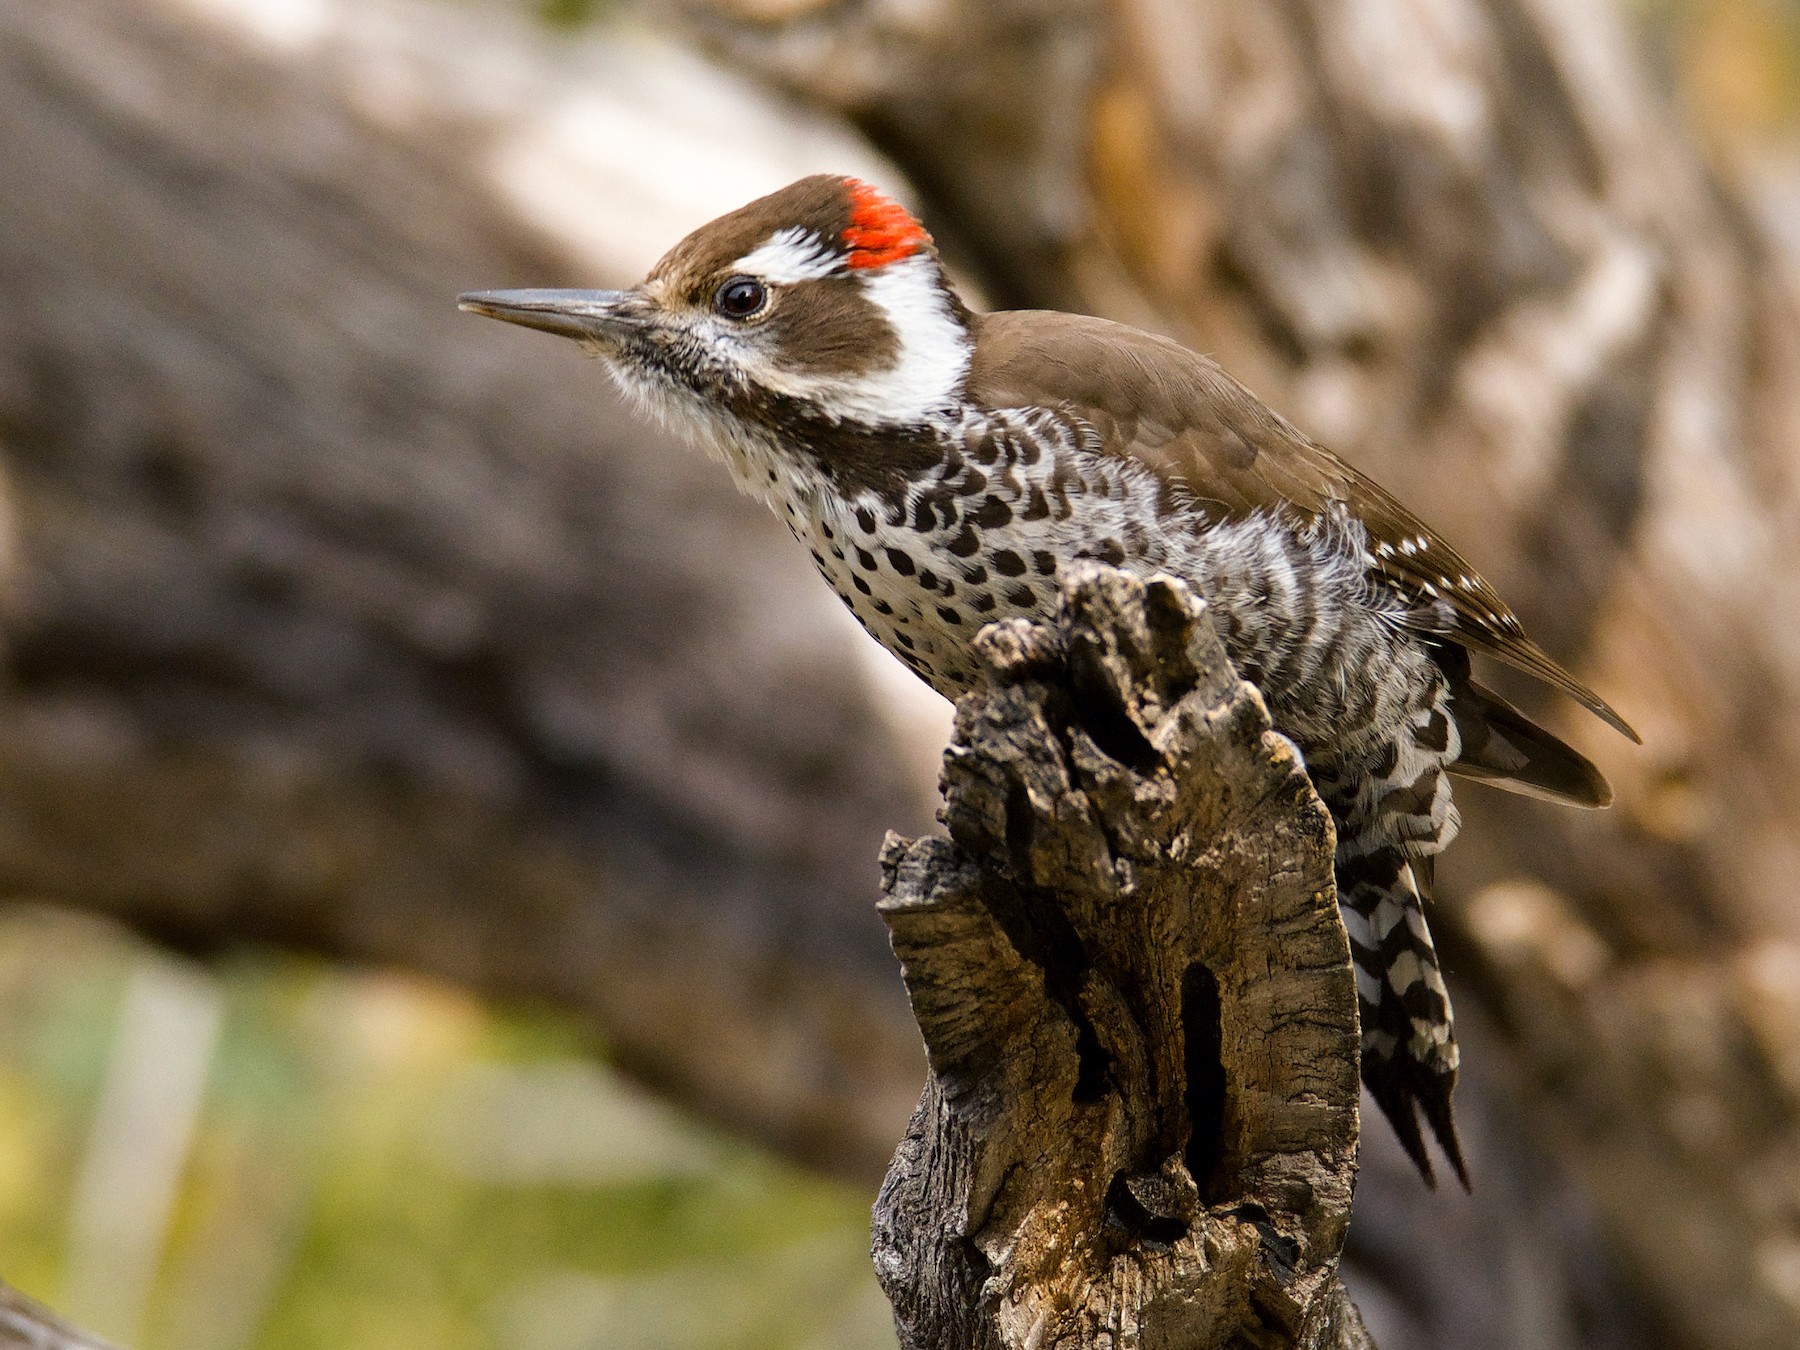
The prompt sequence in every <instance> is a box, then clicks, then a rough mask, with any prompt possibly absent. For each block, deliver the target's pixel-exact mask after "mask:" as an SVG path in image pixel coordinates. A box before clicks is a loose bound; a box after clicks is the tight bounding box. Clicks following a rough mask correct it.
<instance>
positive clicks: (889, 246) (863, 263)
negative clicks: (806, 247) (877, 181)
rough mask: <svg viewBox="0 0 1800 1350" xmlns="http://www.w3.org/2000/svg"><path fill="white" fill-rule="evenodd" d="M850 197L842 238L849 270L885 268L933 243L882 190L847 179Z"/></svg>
mask: <svg viewBox="0 0 1800 1350" xmlns="http://www.w3.org/2000/svg"><path fill="white" fill-rule="evenodd" d="M844 187H845V190H846V191H848V192H849V194H850V223H849V224H848V225H846V226H845V227H844V233H843V235H842V236H841V237H842V239H843V241H844V247H845V248H847V249H848V250H850V256H849V257H848V258H846V259H845V260H844V265H845V266H846V267H886V266H887V265H888V264H889V263H891V262H899V261H900V259H902V258H910V257H911V256H912V255H913V254H915V253H917V252H918V251H919V250H920V249H922V248H924V247H925V246H926V245H928V244H929V243H931V236H930V235H929V234H927V233H925V227H924V226H923V225H921V224H919V222H918V221H916V220H914V219H913V217H912V212H910V211H908V210H907V209H906V208H905V207H904V206H902V205H900V203H899V202H897V201H895V200H894V199H893V198H892V197H889V196H887V195H886V194H885V193H883V192H882V191H881V189H880V188H876V187H871V186H869V184H867V183H865V182H863V181H862V180H861V179H860V178H846V179H845V180H844Z"/></svg>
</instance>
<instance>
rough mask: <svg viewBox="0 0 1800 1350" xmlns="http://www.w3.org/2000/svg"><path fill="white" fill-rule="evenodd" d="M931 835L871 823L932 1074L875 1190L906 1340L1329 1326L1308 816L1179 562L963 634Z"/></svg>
mask: <svg viewBox="0 0 1800 1350" xmlns="http://www.w3.org/2000/svg"><path fill="white" fill-rule="evenodd" d="M977 647H978V650H979V652H980V657H981V659H982V661H983V662H984V663H985V667H986V668H985V670H984V672H983V674H984V677H985V687H983V688H981V689H978V690H977V691H976V692H974V693H972V694H969V695H967V696H965V697H964V698H963V699H962V700H961V701H960V702H959V704H958V707H957V718H956V731H955V735H954V738H953V740H952V742H951V746H950V749H949V751H948V752H947V754H946V756H945V767H944V794H945V807H944V819H945V823H946V824H947V825H948V826H949V830H950V837H949V838H948V839H942V838H931V839H922V840H914V841H911V842H906V841H902V840H900V839H898V838H895V839H892V840H890V842H889V844H888V848H887V850H886V854H885V856H884V858H883V869H884V873H885V876H886V882H885V891H886V896H885V899H884V900H883V902H882V915H883V917H884V918H885V919H886V920H887V923H888V929H889V932H890V933H891V935H892V939H893V944H894V950H895V952H896V953H897V954H898V955H899V957H900V961H901V965H902V968H903V970H904V972H905V977H906V986H907V990H908V992H909V994H910V995H911V998H912V1007H913V1013H914V1015H915V1016H916V1017H917V1018H918V1021H919V1027H920V1030H921V1031H922V1032H923V1033H924V1037H925V1045H926V1050H927V1054H928V1055H929V1058H930V1062H931V1079H930V1082H929V1083H928V1085H927V1087H926V1090H925V1094H924V1096H923V1097H922V1098H921V1100H920V1103H919V1107H918V1110H917V1111H916V1112H915V1114H914V1116H913V1121H912V1125H911V1126H910V1128H909V1130H908V1132H907V1137H906V1139H905V1140H904V1142H902V1144H901V1146H900V1149H899V1151H898V1153H897V1154H896V1157H895V1160H894V1163H893V1166H892V1167H891V1168H890V1169H889V1172H888V1177H887V1181H886V1183H885V1185H884V1186H883V1188H882V1192H881V1198H880V1200H879V1201H878V1202H877V1204H876V1211H875V1261H876V1269H877V1271H878V1273H879V1274H880V1275H881V1277H882V1281H883V1285H884V1287H885V1288H886V1289H887V1291H888V1294H889V1297H890V1298H891V1299H892V1300H893V1302H894V1307H895V1313H896V1320H897V1323H898V1325H899V1328H900V1335H901V1343H902V1345H903V1346H904V1347H906V1350H926V1348H927V1347H929V1348H930V1350H957V1348H958V1347H984V1348H985V1347H990V1346H991V1347H1021V1348H1022V1347H1027V1346H1029V1347H1044V1350H1049V1348H1050V1347H1068V1348H1069V1350H1075V1347H1082V1348H1083V1350H1085V1348H1087V1347H1101V1346H1106V1347H1115V1346H1117V1347H1123V1346H1138V1345H1142V1346H1169V1347H1186V1348H1189V1350H1203V1348H1204V1347H1214V1346H1217V1347H1224V1346H1227V1345H1239V1344H1257V1345H1268V1346H1278V1345H1281V1346H1319V1347H1324V1346H1343V1347H1349V1346H1358V1345H1368V1344H1369V1342H1368V1341H1367V1340H1366V1338H1365V1337H1364V1336H1363V1334H1362V1332H1361V1322H1360V1319H1359V1318H1358V1317H1357V1316H1356V1314H1355V1311H1354V1307H1353V1306H1352V1305H1350V1304H1349V1303H1348V1301H1347V1300H1346V1299H1345V1298H1344V1296H1343V1295H1342V1290H1341V1286H1339V1284H1338V1281H1337V1275H1336V1264H1337V1254H1338V1252H1339V1250H1340V1249H1341V1247H1342V1245H1343V1241H1344V1235H1345V1230H1346V1227H1347V1225H1348V1221H1349V1212H1350V1196H1351V1189H1352V1183H1353V1179H1354V1174H1355V1152H1356V1131H1357V1112H1356V1100H1357V1091H1358V1087H1357V1083H1358V1080H1357V1061H1358V1051H1357V1044H1358V1041H1357V1031H1356V1020H1355V989H1354V984H1353V982H1352V979H1351V971H1350V965H1349V947H1348V944H1347V942H1346V939H1345V937H1344V932H1343V926H1342V924H1341V923H1340V922H1339V920H1338V917H1337V907H1336V891H1335V889H1334V887H1333V884H1332V850H1333V847H1334V838H1335V836H1334V835H1333V833H1332V830H1331V825H1330V820H1329V818H1328V817H1327V815H1326V813H1325V809H1324V807H1323V806H1322V805H1321V803H1320V802H1319V800H1318V798H1317V797H1316V796H1315V795H1314V794H1313V791H1312V788H1311V785H1310V783H1309V782H1308V781H1307V779H1306V776H1305V774H1304V773H1303V772H1302V771H1301V768H1300V764H1299V759H1298V756H1297V754H1296V753H1295V751H1294V749H1293V747H1292V745H1290V744H1289V743H1288V742H1287V741H1286V740H1285V739H1284V738H1282V737H1280V736H1277V735H1275V734H1274V733H1273V732H1272V731H1271V730H1270V728H1269V720H1268V715H1267V712H1266V711H1265V709H1264V707H1263V704H1262V700H1261V698H1260V697H1259V696H1258V695H1257V694H1256V692H1255V691H1254V690H1253V689H1251V688H1250V687H1249V686H1248V685H1246V684H1244V683H1243V682H1242V681H1240V680H1239V679H1238V678H1237V676H1236V674H1235V672H1234V671H1233V670H1232V669H1231V666H1230V664H1229V663H1228V662H1227V660H1226V658H1225V653H1224V649H1223V648H1222V647H1221V645H1220V644H1219V641H1218V638H1217V636H1216V635H1215V634H1214V633H1213V631H1212V627H1211V625H1210V623H1209V622H1208V621H1207V620H1206V618H1205V617H1204V607H1203V606H1202V605H1201V604H1200V603H1199V602H1198V601H1196V600H1195V599H1193V597H1192V595H1191V594H1190V593H1189V592H1188V591H1187V590H1186V588H1185V587H1182V586H1181V585H1180V584H1179V583H1176V582H1173V581H1167V580H1152V581H1151V582H1149V583H1147V584H1146V583H1143V582H1140V581H1137V580H1134V579H1131V578H1129V577H1127V576H1125V575H1124V574H1123V573H1120V572H1117V571H1114V570H1112V569H1109V568H1104V567H1101V566H1099V565H1092V564H1090V565H1084V566H1083V567H1081V568H1079V569H1077V570H1075V571H1073V572H1072V573H1071V574H1069V575H1068V576H1067V577H1065V579H1064V583H1063V588H1062V593H1061V602H1060V614H1059V619H1058V623H1057V626H1056V627H1055V629H1054V630H1052V629H1050V628H1045V627H1034V626H1032V625H1030V624H1028V623H1026V622H1024V621H1022V620H1015V621H1011V622H1009V623H1005V624H998V625H994V626H992V627H990V628H988V629H987V630H986V631H985V632H984V633H983V634H982V635H981V637H980V638H978V639H977Z"/></svg>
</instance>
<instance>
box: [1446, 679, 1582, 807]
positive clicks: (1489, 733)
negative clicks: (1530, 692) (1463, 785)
mask: <svg viewBox="0 0 1800 1350" xmlns="http://www.w3.org/2000/svg"><path fill="white" fill-rule="evenodd" d="M1450 713H1451V716H1452V717H1454V718H1455V719H1456V728H1457V730H1458V731H1459V732H1460V733H1461V734H1462V755H1461V757H1460V758H1459V759H1458V760H1457V761H1456V762H1455V763H1454V764H1452V765H1451V766H1450V772H1451V773H1454V774H1458V775H1460V776H1461V777H1464V778H1477V779H1481V780H1483V781H1484V782H1488V783H1492V784H1493V785H1494V786H1495V787H1498V788H1505V789H1506V790H1507V791H1509V792H1518V793H1523V794H1524V795H1525V796H1527V797H1537V798H1539V799H1541V800H1543V801H1551V802H1560V803H1562V804H1564V805H1566V806H1585V807H1602V806H1610V805H1612V799H1613V794H1612V787H1611V785H1610V784H1608V783H1607V781H1606V777H1605V775H1603V774H1602V773H1601V772H1600V770H1599V769H1597V768H1595V767H1594V765H1593V764H1592V763H1591V762H1589V760H1588V759H1587V758H1586V757H1585V756H1583V755H1582V754H1581V753H1579V752H1578V751H1576V750H1574V749H1573V748H1571V747H1570V746H1568V745H1565V744H1564V743H1563V742H1562V741H1561V740H1559V739H1557V738H1556V737H1555V736H1552V735H1551V734H1550V733H1549V732H1548V731H1545V730H1544V729H1543V728H1542V727H1540V726H1539V725H1538V724H1537V723H1536V722H1533V721H1532V720H1531V719H1530V718H1529V717H1527V716H1525V714H1524V713H1522V712H1520V711H1519V710H1518V709H1517V708H1515V707H1513V706H1512V704H1510V703H1508V702H1507V701H1506V700H1505V699H1503V698H1501V697H1500V696H1499V695H1498V694H1496V693H1494V692H1493V691H1492V690H1489V689H1484V688H1482V687H1481V686H1480V685H1479V684H1476V683H1475V682H1474V681H1473V680H1465V681H1462V682H1460V683H1459V684H1457V686H1456V687H1455V690H1454V692H1453V693H1452V694H1451V698H1450Z"/></svg>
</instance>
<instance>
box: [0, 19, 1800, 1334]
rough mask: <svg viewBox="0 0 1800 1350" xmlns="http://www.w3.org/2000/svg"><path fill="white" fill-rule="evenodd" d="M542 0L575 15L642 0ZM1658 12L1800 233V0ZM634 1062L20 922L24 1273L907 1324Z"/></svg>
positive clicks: (8, 937)
mask: <svg viewBox="0 0 1800 1350" xmlns="http://www.w3.org/2000/svg"><path fill="white" fill-rule="evenodd" d="M535 8H536V11H537V13H538V14H539V16H540V17H541V19H542V20H543V22H544V23H546V24H548V25H552V26H555V27H565V28H566V27H578V26H581V25H584V24H588V23H593V22H605V21H607V19H608V17H609V16H608V10H609V9H610V8H611V6H609V5H608V4H607V3H605V0H536V4H535ZM1635 11H1636V15H1637V18H1638V19H1639V20H1640V22H1641V24H1642V27H1643V31H1644V35H1645V41H1646V44H1647V45H1648V47H1649V49H1650V50H1651V52H1652V53H1653V55H1654V57H1655V59H1656V61H1657V63H1658V65H1659V67H1660V69H1661V70H1662V72H1663V73H1664V75H1665V78H1666V79H1667V81H1668V82H1669V85H1670V86H1671V88H1672V89H1673V90H1674V91H1675V92H1676V94H1677V95H1678V97H1679V98H1680V99H1681V100H1682V101H1683V102H1684V103H1685V105H1686V106H1687V109H1688V111H1689V113H1690V114H1691V122H1692V125H1693V126H1694V127H1695V128H1696V129H1697V132H1698V134H1699V135H1701V136H1702V137H1703V138H1704V139H1705V140H1706V142H1707V149H1708V151H1709V153H1710V155H1711V156H1712V158H1713V160H1714V162H1715V163H1716V164H1717V165H1719V167H1720V168H1721V169H1722V170H1724V171H1725V172H1727V173H1728V174H1734V175H1741V176H1742V177H1743V179H1744V180H1745V182H1746V184H1747V185H1748V186H1749V187H1751V188H1752V189H1753V190H1752V192H1751V194H1750V196H1751V199H1752V200H1753V201H1759V202H1761V203H1762V205H1763V208H1764V210H1765V211H1766V212H1767V213H1768V216H1769V219H1770V222H1771V223H1772V224H1773V225H1775V226H1776V227H1777V228H1785V229H1786V230H1787V231H1789V232H1791V231H1793V230H1794V229H1796V228H1800V227H1796V226H1795V225H1794V224H1793V223H1792V222H1793V220H1794V219H1795V217H1796V215H1800V212H1796V211H1794V210H1792V209H1790V208H1791V207H1792V206H1793V205H1794V204H1796V203H1800V0H1635ZM602 1060H603V1056H600V1057H597V1056H596V1054H595V1047H594V1046H593V1045H592V1044H591V1042H590V1041H588V1040H587V1039H586V1038H584V1037H583V1036H581V1035H578V1034H577V1033H576V1032H575V1031H573V1030H572V1029H571V1024H570V1023H569V1022H567V1021H566V1020H565V1019H563V1018H562V1017H560V1016H559V1015H557V1014H556V1013H554V1012H551V1011H545V1010H540V1009H531V1008H519V1007H510V1008H494V1007H489V1006H487V1005H485V1004H483V1003H482V1002H480V1001H479V1000H477V999H475V998H473V997H471V996H469V995H466V994H464V993H461V992H459V991H457V990H455V989H453V988H450V987H446V986H444V985H439V984H434V983H430V982H427V981H424V980H422V979H419V978H416V977H413V976H410V975H400V974H395V973H388V972H381V971H373V970H362V969H344V968H339V967H334V966H331V965H329V964H326V963H322V962H319V961H313V960H304V959H301V958H297V957H293V956H288V955H282V954H276V953H273V952H240V953H237V954H234V955H232V956H230V957H228V958H227V959H225V960H223V961H209V962H207V963H205V964H200V963H190V962H185V961H182V960H180V959H179V958H176V957H172V956H170V955H168V954H166V953H164V952H161V951H160V950H157V949H153V948H152V947H150V946H149V945H148V944H146V943H144V942H142V941H140V940H138V939H136V938H133V937H131V936H129V935H127V934H126V933H124V932H123V931H122V930H119V929H116V928H113V927H111V926H108V925H107V924H105V923H104V922H102V921H99V920H94V919H89V918H80V917H75V916H72V915H69V914H65V913H59V912H53V911H49V910H41V911H40V910H32V909H17V910H9V911H7V912H6V913H5V915H4V918H3V920H0V1252H3V1253H4V1256H5V1265H4V1269H5V1274H6V1276H7V1278H8V1279H9V1280H10V1281H12V1282H13V1283H15V1284H17V1285H18V1286H19V1287H20V1288H22V1289H23V1290H25V1291H26V1292H27V1293H30V1294H33V1295H34V1296H37V1297H40V1298H43V1299H45V1300H47V1301H51V1302H54V1303H55V1304H56V1305H57V1306H58V1307H59V1309H60V1310H61V1311H62V1312H64V1313H65V1314H67V1315H68V1316H69V1317H70V1318H72V1319H73V1320H75V1321H77V1322H79V1323H82V1324H85V1325H87V1326H88V1327H90V1328H91V1329H92V1330H94V1331H96V1332H98V1333H101V1334H103V1335H106V1336H109V1337H112V1338H116V1339H119V1340H121V1341H124V1342H129V1343H130V1344H132V1345H134V1346H138V1347H141V1348H142V1350H176V1348H177V1347H180V1350H250V1348H251V1347H257V1348H258V1350H285V1348H286V1347H294V1348H295V1350H298V1348H299V1347H313V1346H324V1345H330V1346H333V1347H336V1348H337V1350H394V1348H395V1347H408V1346H421V1347H424V1346H430V1347H434V1348H436V1350H464V1348H465V1347H466V1348H467V1350H476V1348H477V1347H490V1346H491V1347H496V1348H497V1350H576V1348H577V1347H587V1346H593V1347H598V1346H602V1345H607V1346H611V1345H619V1346H630V1347H634V1348H636V1350H727V1347H730V1348H731V1350H752V1348H753V1347H756V1348H763V1347H766V1348H767V1350H777V1348H778V1347H779V1348H783V1350H789V1348H791V1350H802V1348H809V1350H827V1348H828V1347H829V1348H830V1350H857V1348H858V1347H862V1346H871V1347H874V1346H883V1345H891V1344H892V1342H893V1337H892V1332H891V1330H890V1329H889V1325H888V1312H887V1307H886V1304H885V1302H884V1301H883V1300H882V1298H881V1296H880V1294H879V1292H878V1290H877V1288H876V1286H875V1283H874V1279H873V1275H872V1273H871V1271H870V1269H869V1264H868V1259H867V1238H868V1234H867V1213H868V1204H869V1201H870V1198H871V1197H870V1196H869V1195H868V1194H867V1193H866V1192H865V1191H864V1190H862V1189H860V1188H857V1187H854V1186H851V1185H848V1184H846V1183H842V1182H837V1181H831V1180H825V1179H821V1178H819V1177H816V1176H813V1175H810V1174H807V1173H805V1172H802V1171H800V1170H798V1169H796V1168H794V1167H791V1166H788V1165H786V1164H783V1163H780V1162H778V1161H776V1160H774V1159H772V1158H771V1157H769V1156H767V1155H765V1154H762V1153H759V1152H758V1151H757V1150H756V1149H754V1148H753V1147H752V1146H750V1145H747V1144H744V1143H741V1142H738V1141H735V1140H732V1139H729V1138H726V1137H724V1136H722V1135H720V1134H719V1133H717V1132H715V1131H711V1130H708V1129H703V1128H701V1127H699V1126H697V1125H695V1124H694V1123H692V1122H691V1121H690V1120H687V1119H684V1118H683V1117H681V1116H680V1115H679V1114H678V1113H676V1112H675V1111H673V1110H671V1109H670V1108H667V1107H664V1106H661V1105H659V1104H657V1103H656V1102H655V1101H653V1100H652V1099H650V1098H648V1097H647V1096H645V1095H644V1094H643V1093H641V1092H640V1091H638V1090H636V1089H635V1088H633V1087H632V1086H631V1085H630V1084H628V1083H627V1082H625V1081H624V1080H622V1079H621V1078H620V1077H618V1076H617V1075H615V1074H613V1073H611V1072H609V1071H608V1070H607V1069H606V1068H605V1067H604V1065H603V1062H602ZM125 1139H130V1140H131V1141H132V1143H131V1144H130V1145H129V1147H130V1148H131V1150H132V1152H131V1156H130V1158H129V1159H123V1158H121V1156H120V1153H119V1150H120V1149H121V1148H122V1147H125V1145H123V1144H122V1143H121V1141H122V1140H125Z"/></svg>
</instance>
